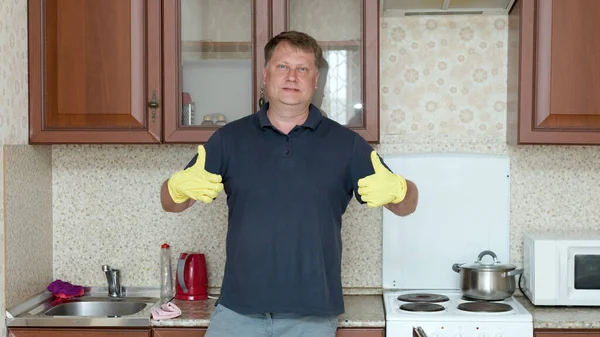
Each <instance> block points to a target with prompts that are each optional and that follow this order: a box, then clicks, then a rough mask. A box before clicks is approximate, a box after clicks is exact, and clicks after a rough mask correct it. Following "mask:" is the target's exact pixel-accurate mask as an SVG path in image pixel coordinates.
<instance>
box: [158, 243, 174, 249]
mask: <svg viewBox="0 0 600 337" xmlns="http://www.w3.org/2000/svg"><path fill="white" fill-rule="evenodd" d="M160 248H171V246H169V244H168V243H166V242H165V243H163V244H162V246H160Z"/></svg>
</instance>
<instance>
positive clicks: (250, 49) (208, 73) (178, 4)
mask: <svg viewBox="0 0 600 337" xmlns="http://www.w3.org/2000/svg"><path fill="white" fill-rule="evenodd" d="M269 4H270V0H227V1H221V0H169V1H163V34H164V37H163V81H164V87H163V102H162V103H163V110H164V121H165V123H164V136H163V142H165V143H201V142H205V141H207V140H208V139H209V138H210V136H211V135H212V134H213V133H214V132H215V130H217V129H218V128H219V127H221V126H223V125H225V124H227V123H230V122H232V121H234V120H237V119H239V118H242V117H244V116H248V115H250V114H252V113H253V112H255V111H256V110H257V109H256V106H257V102H258V97H259V94H258V92H259V90H257V83H258V87H260V83H261V81H262V63H263V62H264V56H263V51H262V49H260V48H257V47H256V46H264V44H265V43H266V41H267V40H268V38H269V28H270V22H269V18H270V16H269V15H270V8H269ZM261 48H262V47H261ZM257 65H259V67H260V68H257ZM257 69H258V70H260V73H261V78H260V79H259V78H258V77H257V75H256V74H257Z"/></svg>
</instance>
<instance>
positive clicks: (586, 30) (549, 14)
mask: <svg viewBox="0 0 600 337" xmlns="http://www.w3.org/2000/svg"><path fill="white" fill-rule="evenodd" d="M599 17H600V1H598V0H519V1H517V2H516V3H515V6H514V7H513V10H512V11H511V13H510V15H509V54H508V108H509V119H508V129H509V134H508V136H509V142H510V143H513V144H514V143H517V144H600V61H599V58H598V55H600V40H598V39H595V38H594V36H595V34H596V32H600V20H598V18H599Z"/></svg>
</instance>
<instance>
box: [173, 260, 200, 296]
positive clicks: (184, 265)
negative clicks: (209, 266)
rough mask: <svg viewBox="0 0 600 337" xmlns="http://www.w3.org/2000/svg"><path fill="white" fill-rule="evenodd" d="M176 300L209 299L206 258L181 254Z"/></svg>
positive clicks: (178, 263) (178, 266)
mask: <svg viewBox="0 0 600 337" xmlns="http://www.w3.org/2000/svg"><path fill="white" fill-rule="evenodd" d="M175 298H176V299H179V300H187V301H197V300H205V299H207V298H208V274H207V273H206V258H205V257H204V254H199V253H181V255H180V256H179V261H177V276H176V282H175Z"/></svg>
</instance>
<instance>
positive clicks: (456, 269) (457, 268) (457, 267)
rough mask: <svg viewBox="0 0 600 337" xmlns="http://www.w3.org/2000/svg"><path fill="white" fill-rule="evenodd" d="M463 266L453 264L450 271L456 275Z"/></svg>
mask: <svg viewBox="0 0 600 337" xmlns="http://www.w3.org/2000/svg"><path fill="white" fill-rule="evenodd" d="M461 265H463V263H455V264H453V265H452V270H454V271H455V272H457V273H460V266H461Z"/></svg>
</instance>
